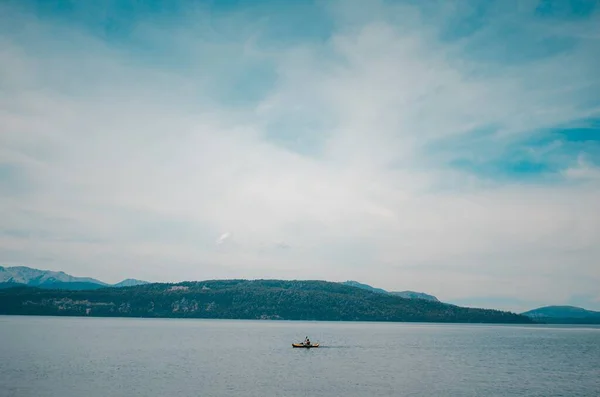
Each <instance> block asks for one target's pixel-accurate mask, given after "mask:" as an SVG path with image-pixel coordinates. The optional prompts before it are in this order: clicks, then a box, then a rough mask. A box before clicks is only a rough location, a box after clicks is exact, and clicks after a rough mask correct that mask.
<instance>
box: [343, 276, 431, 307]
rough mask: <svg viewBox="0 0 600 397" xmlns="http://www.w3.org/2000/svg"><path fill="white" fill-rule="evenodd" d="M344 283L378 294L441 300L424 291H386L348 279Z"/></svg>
mask: <svg viewBox="0 0 600 397" xmlns="http://www.w3.org/2000/svg"><path fill="white" fill-rule="evenodd" d="M342 284H344V285H348V286H350V287H356V288H361V289H364V290H367V291H371V292H375V293H378V294H387V295H395V296H399V297H401V298H405V299H424V300H428V301H432V302H439V301H440V300H439V299H438V298H436V297H435V296H433V295H429V294H426V293H423V292H415V291H400V292H395V291H386V290H384V289H382V288H376V287H372V286H370V285H368V284H363V283H359V282H358V281H353V280H348V281H344V282H343V283H342Z"/></svg>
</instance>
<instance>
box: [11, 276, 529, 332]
mask: <svg viewBox="0 0 600 397" xmlns="http://www.w3.org/2000/svg"><path fill="white" fill-rule="evenodd" d="M0 314H24V315H66V316H80V315H87V316H105V317H112V316H114V317H117V316H120V317H177V318H222V319H225V318H227V319H283V320H323V321H412V322H464V323H528V322H531V321H532V320H530V319H529V318H527V317H525V316H521V315H518V314H515V313H510V312H503V311H499V310H490V309H473V308H464V307H458V306H454V305H449V304H445V303H441V302H432V301H426V300H419V299H416V300H415V299H406V298H402V297H398V296H394V295H383V294H378V293H374V292H371V291H367V290H364V289H360V288H357V287H352V286H347V285H343V284H340V283H333V282H327V281H312V280H310V281H309V280H293V281H287V280H207V281H198V282H196V281H194V282H191V281H188V282H182V283H177V284H164V283H154V284H146V285H138V286H132V287H123V288H101V289H96V290H85V291H73V290H44V289H38V288H31V287H17V288H8V289H4V290H0Z"/></svg>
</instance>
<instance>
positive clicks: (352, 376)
mask: <svg viewBox="0 0 600 397" xmlns="http://www.w3.org/2000/svg"><path fill="white" fill-rule="evenodd" d="M305 336H309V337H310V339H311V340H312V341H313V342H319V343H321V344H322V347H320V348H318V349H310V350H307V349H292V347H291V344H292V343H293V342H298V341H301V340H303V339H304V337H305ZM0 395H2V396H18V397H20V396H27V397H29V396H32V397H33V396H36V397H37V396H40V397H42V396H62V397H71V396H73V397H75V396H77V397H80V396H86V397H95V396H167V395H176V396H179V397H181V396H292V397H295V396H370V397H375V396H598V395H600V327H597V326H539V325H537V326H517V325H514V326H513V325H510V326H509V325H506V326H504V325H463V324H415V323H359V322H356V323H353V322H295V321H242V320H240V321H237V320H179V319H130V318H76V317H21V316H0Z"/></svg>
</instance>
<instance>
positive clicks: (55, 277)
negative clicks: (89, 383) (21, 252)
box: [0, 266, 600, 324]
mask: <svg viewBox="0 0 600 397" xmlns="http://www.w3.org/2000/svg"><path fill="white" fill-rule="evenodd" d="M228 282H235V283H237V284H235V286H236V287H235V288H229V287H231V286H230V285H229V284H228ZM256 282H257V283H259V284H252V282H251V281H248V280H216V281H215V280H212V281H204V282H195V283H194V282H183V283H178V284H165V283H149V282H147V281H142V280H136V279H125V280H123V281H121V282H119V283H116V284H108V283H105V282H102V281H100V280H97V279H94V278H90V277H75V276H72V275H69V274H67V273H65V272H62V271H50V270H39V269H34V268H30V267H26V266H15V267H5V266H0V290H2V293H0V304H5V303H6V302H2V301H1V300H2V299H9V300H10V301H11V302H12V304H13V305H14V304H16V303H15V301H14V299H15V298H18V297H25V296H30V297H31V298H33V297H35V296H37V297H40V296H44V297H45V299H46V302H50V301H52V298H53V297H54V299H59V300H60V299H68V298H65V294H67V295H66V296H70V295H69V294H70V293H71V292H70V291H73V292H72V293H76V294H84V295H85V296H86V297H87V298H89V299H92V300H91V301H90V300H88V299H87V298H86V300H85V302H88V303H87V305H88V306H89V305H92V306H93V304H92V303H90V302H92V301H93V300H94V299H99V297H102V299H104V298H106V296H112V295H113V294H114V292H110V291H114V290H115V289H117V288H118V289H124V290H127V291H128V295H127V296H128V297H129V298H131V299H133V300H134V301H136V302H137V301H138V294H142V295H144V294H146V295H147V294H148V291H152V293H151V294H150V295H153V294H154V295H153V296H152V297H153V298H159V300H161V299H163V298H164V297H163V296H162V295H163V294H165V293H166V294H167V295H168V296H175V295H178V294H181V295H183V297H182V299H183V301H184V302H185V301H186V299H189V298H190V296H188V292H190V291H193V292H194V294H197V293H199V292H200V293H202V297H203V298H206V296H205V294H206V291H207V290H210V287H208V285H213V284H214V283H217V284H216V285H218V286H219V287H221V288H220V292H221V293H222V292H223V291H227V293H231V294H235V293H239V292H240V290H243V291H244V292H245V293H248V291H251V292H252V293H257V294H258V296H257V297H255V301H256V302H260V307H263V308H264V307H270V306H271V305H272V304H271V302H269V301H264V299H265V296H264V295H272V294H273V290H272V289H273V286H272V284H269V281H268V280H258V281H256ZM272 282H275V283H280V286H279V287H278V288H279V290H281V288H283V287H281V286H282V285H283V286H288V284H286V283H291V284H289V285H291V286H292V287H290V288H287V287H286V288H284V289H287V292H289V293H292V295H294V294H296V295H297V298H298V299H303V300H306V299H307V296H305V295H306V291H304V290H303V289H302V288H297V286H298V285H300V286H307V285H309V286H311V287H310V288H308V291H310V293H309V295H311V294H315V293H317V292H316V291H318V294H317V295H319V299H324V298H323V296H327V298H326V299H325V301H327V304H328V305H330V306H331V307H334V308H335V307H337V309H333V311H332V310H329V309H327V310H320V311H319V310H316V311H315V309H311V310H312V311H309V312H310V313H312V314H311V316H313V317H311V318H316V319H322V318H325V319H355V320H358V319H362V320H365V321H370V320H374V321H379V320H382V321H442V322H446V321H448V322H472V321H476V322H497V321H498V319H502V320H503V321H507V322H527V321H534V322H542V323H555V324H566V323H570V324H600V312H595V311H591V310H585V309H582V308H578V307H574V306H545V307H541V308H538V309H534V310H530V311H527V312H524V313H521V314H520V315H517V314H514V313H510V312H502V311H498V310H487V309H477V308H464V307H460V306H457V305H452V304H447V303H442V302H440V301H439V299H438V298H436V297H435V296H433V295H429V294H426V293H423V292H415V291H386V290H384V289H381V288H376V287H372V286H370V285H368V284H363V283H360V282H358V281H345V282H341V283H330V282H321V281H303V282H298V281H285V280H272ZM211 283H213V284H211ZM219 283H220V284H219ZM245 283H246V284H245ZM247 283H250V284H247ZM260 283H263V284H260ZM298 283H300V284H298ZM200 284H202V288H201V290H200V291H198V288H197V286H198V285H200ZM335 285H338V286H340V287H333V286H335ZM223 286H228V288H224V287H223ZM126 287H127V288H126ZM190 288H191V289H190ZM338 288H344V289H343V290H338ZM40 290H51V291H48V292H44V293H42V292H40ZM92 291H98V295H95V294H92V295H86V294H87V293H91V292H92ZM101 291H104V292H101ZM157 291H161V292H160V293H157ZM300 292H302V293H300ZM340 293H341V294H342V295H340ZM365 293H366V294H367V295H364V294H365ZM118 296H120V297H121V298H123V296H122V295H118ZM349 296H352V299H353V300H354V302H353V303H352V304H353V305H356V307H357V308H358V307H361V310H362V312H356V313H353V314H352V311H350V312H348V310H347V309H346V308H345V307H339V305H340V304H341V303H343V302H346V304H347V303H348V301H349V298H348V297H349ZM191 298H192V301H196V302H197V299H194V298H198V296H197V295H193V296H192V297H191ZM102 299H100V300H102ZM394 299H400V300H394ZM356 300H358V301H356ZM29 302H30V303H31V302H34V301H31V300H30V301H29ZM61 302H62V301H61ZM153 302H154V300H150V301H149V303H148V304H149V305H154V303H153ZM176 302H178V301H176ZM176 302H172V303H171V305H175V306H178V305H179V306H181V305H182V303H176ZM374 302H377V304H378V305H382V306H381V307H378V308H376V309H375V308H369V305H371V304H373V303H374ZM399 302H401V303H402V305H400V306H398V303H399ZM407 302H412V303H407ZM231 303H232V302H230V304H231ZM21 304H23V302H21ZM112 304H114V302H112V301H110V302H108V301H107V302H104V303H101V305H109V306H110V305H112ZM123 304H125V305H130V306H131V302H130V301H127V302H125V303H123ZM237 304H239V302H238V303H237ZM237 304H236V305H237ZM430 304H433V305H436V306H427V305H430ZM35 305H36V304H34V306H35ZM364 305H367V306H366V307H363V306H364ZM424 305H425V306H424ZM17 306H18V305H17ZM42 306H43V305H41V306H40V305H38V306H36V307H37V309H36V310H37V311H36V310H34V312H35V313H29V311H30V310H31V307H29V308H24V307H21V308H20V309H19V308H16V307H14V306H11V305H10V304H9V308H5V310H4V311H2V310H0V314H19V313H20V314H28V313H29V314H41V313H46V314H66V313H70V314H73V315H75V314H77V313H81V311H82V310H83V311H84V312H87V311H88V310H87V309H90V310H91V309H92V308H91V307H87V306H86V307H83V306H81V305H80V306H81V307H77V305H74V306H73V305H71V306H69V305H66V306H65V305H62V306H61V305H58V306H59V307H71V309H69V310H70V311H69V310H66V309H65V310H66V311H61V310H59V311H58V312H53V311H52V309H51V308H50V307H45V308H42ZM84 306H85V305H84ZM184 306H185V305H184ZM292 306H293V305H292ZM107 307H108V306H107ZM221 308H222V307H221ZM84 309H85V310H84ZM254 309H256V308H254ZM371 309H372V310H375V312H371V311H370V310H371ZM442 309H443V310H442ZM137 310H138V312H136V313H137V314H136V315H141V316H156V315H157V313H159V312H158V311H151V312H144V310H143V309H140V308H137ZM190 310H191V309H190ZM236 310H237V309H236V308H231V307H230V308H228V309H227V310H226V311H225V313H216V312H215V313H209V317H210V316H211V315H212V316H216V317H215V318H248V317H247V316H250V317H249V318H254V317H252V314H249V313H254V315H256V316H258V317H257V318H263V317H264V316H267V317H268V318H271V317H270V316H274V317H273V318H289V319H304V318H305V317H302V316H300V317H298V314H297V313H296V314H294V313H293V310H292V314H291V315H290V316H291V317H285V316H281V315H280V314H277V313H287V311H288V310H289V308H282V307H278V308H277V307H276V308H271V309H270V311H269V313H270V314H269V313H260V311H261V310H257V311H252V310H250V312H246V314H243V313H239V312H237V311H236ZM298 310H299V311H302V310H300V309H298ZM336 310H338V311H337V312H336ZM209 311H210V310H209ZM323 311H325V312H327V313H328V314H327V315H325V314H323ZM463 311H467V312H463ZM192 312H194V310H191V312H190V313H192ZM444 312H445V313H446V315H442V314H440V313H444ZM119 313H120V315H122V314H123V313H128V312H127V311H126V312H119ZM190 313H188V314H190ZM382 313H386V314H385V315H383V314H382ZM465 313H469V314H468V315H466V314H465ZM498 313H503V314H502V315H499V314H498ZM94 314H98V315H114V314H115V313H114V312H111V311H109V312H103V311H102V310H98V308H95V310H94ZM179 314H180V313H179ZM179 314H178V313H174V312H169V310H167V309H163V311H162V312H160V316H165V317H173V316H175V317H177V316H178V315H179ZM512 315H515V316H518V317H511V316H512ZM192 316H200V317H203V316H206V313H204V314H199V313H195V314H194V315H192ZM222 316H225V317H222ZM227 316H230V317H227ZM278 316H279V317H278ZM506 316H508V317H506ZM507 319H508V320H507Z"/></svg>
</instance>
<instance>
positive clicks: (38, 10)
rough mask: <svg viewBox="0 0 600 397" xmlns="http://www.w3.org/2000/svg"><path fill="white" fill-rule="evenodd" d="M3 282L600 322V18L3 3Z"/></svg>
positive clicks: (537, 11)
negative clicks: (415, 296)
mask: <svg viewBox="0 0 600 397" xmlns="http://www.w3.org/2000/svg"><path fill="white" fill-rule="evenodd" d="M0 219H1V220H2V221H1V222H0V263H2V264H4V265H7V266H17V265H24V266H30V267H35V268H40V269H49V270H63V271H65V272H67V273H70V274H73V275H75V276H87V277H95V278H98V279H101V280H103V281H106V282H117V281H119V280H121V279H124V278H127V277H132V278H138V279H145V280H150V281H165V282H175V281H181V280H205V279H221V278H250V279H256V278H281V279H321V280H329V281H345V280H358V281H360V282H363V283H368V284H371V285H374V286H377V287H381V288H385V289H388V290H416V291H422V292H427V293H430V294H434V295H436V296H437V297H438V298H439V299H441V300H443V301H446V302H453V303H458V304H464V305H470V306H484V307H491V308H499V309H506V310H512V311H522V310H527V309H531V308H534V307H537V306H541V305H550V304H572V305H578V306H583V307H586V308H588V309H596V310H600V287H599V286H600V3H599V2H598V1H592V0H589V1H588V0H571V1H568V0H560V1H559V0H557V1H552V0H541V1H540V0H535V1H534V0H532V1H528V0H523V1H512V0H498V1H488V0H484V1H430V0H424V1H414V0H411V1H384V0H373V1H370V2H369V5H368V7H366V6H365V2H363V1H361V0H360V1H359V0H339V1H336V0H333V1H317V0H315V1H301V0H299V1H294V2H290V1H274V0H273V1H242V0H239V1H235V0H227V1H191V0H173V1H168V2H162V1H149V0H148V1H142V0H137V1H133V0H121V1H116V0H98V1H93V2H92V1H87V2H81V1H59V0H36V1H34V0H5V1H3V2H0Z"/></svg>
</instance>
